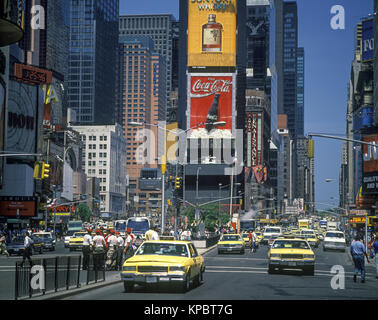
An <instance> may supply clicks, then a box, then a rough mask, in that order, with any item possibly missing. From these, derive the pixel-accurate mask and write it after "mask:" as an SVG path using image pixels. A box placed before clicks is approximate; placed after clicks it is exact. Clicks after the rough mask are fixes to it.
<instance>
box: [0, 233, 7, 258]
mask: <svg viewBox="0 0 378 320" xmlns="http://www.w3.org/2000/svg"><path fill="white" fill-rule="evenodd" d="M2 254H5V255H6V256H7V257H8V258H9V253H8V251H7V246H6V243H5V234H3V233H1V234H0V255H2Z"/></svg>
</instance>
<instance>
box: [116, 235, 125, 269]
mask: <svg viewBox="0 0 378 320" xmlns="http://www.w3.org/2000/svg"><path fill="white" fill-rule="evenodd" d="M116 236H117V268H118V270H119V271H121V270H122V264H123V249H124V248H123V247H124V243H125V240H124V239H123V238H122V237H121V233H119V232H116Z"/></svg>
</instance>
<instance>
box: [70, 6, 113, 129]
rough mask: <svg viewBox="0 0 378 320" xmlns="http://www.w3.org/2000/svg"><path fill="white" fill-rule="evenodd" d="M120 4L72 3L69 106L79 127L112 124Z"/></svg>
mask: <svg viewBox="0 0 378 320" xmlns="http://www.w3.org/2000/svg"><path fill="white" fill-rule="evenodd" d="M118 17H119V0H103V1H96V0H85V1H81V0H80V1H79V0H72V1H71V6H70V48H69V49H70V53H69V83H68V94H69V96H68V101H69V106H70V107H71V108H72V109H73V110H75V111H76V114H77V117H78V122H79V123H81V124H86V123H88V124H114V121H115V107H116V96H117V92H116V80H117V77H116V72H117V71H116V70H117V68H116V66H117V63H116V59H117V50H118V49H117V48H118Z"/></svg>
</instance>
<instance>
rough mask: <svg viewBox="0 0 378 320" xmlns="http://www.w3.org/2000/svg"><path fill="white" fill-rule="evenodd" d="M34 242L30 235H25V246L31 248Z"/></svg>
mask: <svg viewBox="0 0 378 320" xmlns="http://www.w3.org/2000/svg"><path fill="white" fill-rule="evenodd" d="M32 244H33V240H32V239H31V238H30V237H29V236H25V240H24V247H25V249H26V248H29V247H31V245H32Z"/></svg>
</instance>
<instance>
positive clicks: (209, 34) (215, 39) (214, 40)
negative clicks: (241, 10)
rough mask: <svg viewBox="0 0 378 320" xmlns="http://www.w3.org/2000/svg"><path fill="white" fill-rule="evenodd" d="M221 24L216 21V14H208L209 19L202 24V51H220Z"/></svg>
mask: <svg viewBox="0 0 378 320" xmlns="http://www.w3.org/2000/svg"><path fill="white" fill-rule="evenodd" d="M222 29H223V27H222V25H221V24H220V23H218V22H216V15H215V14H209V21H208V22H207V23H206V24H204V25H203V26H202V51H205V52H220V51H222Z"/></svg>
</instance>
